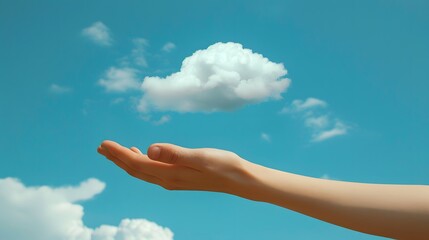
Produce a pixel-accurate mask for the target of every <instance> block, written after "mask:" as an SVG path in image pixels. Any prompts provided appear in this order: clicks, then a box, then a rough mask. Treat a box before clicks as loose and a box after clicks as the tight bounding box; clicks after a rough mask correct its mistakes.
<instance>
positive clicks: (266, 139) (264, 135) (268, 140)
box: [261, 132, 271, 142]
mask: <svg viewBox="0 0 429 240" xmlns="http://www.w3.org/2000/svg"><path fill="white" fill-rule="evenodd" d="M261 139H262V140H264V141H266V142H271V137H270V135H268V134H266V133H264V132H263V133H261Z"/></svg>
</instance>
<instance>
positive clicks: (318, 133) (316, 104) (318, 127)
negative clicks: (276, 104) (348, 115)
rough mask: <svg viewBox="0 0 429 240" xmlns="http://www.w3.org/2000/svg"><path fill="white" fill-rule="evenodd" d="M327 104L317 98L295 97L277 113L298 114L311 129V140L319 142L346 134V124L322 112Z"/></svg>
mask: <svg viewBox="0 0 429 240" xmlns="http://www.w3.org/2000/svg"><path fill="white" fill-rule="evenodd" d="M327 106H328V104H327V103H326V102H325V101H323V100H320V99H317V98H311V97H310V98H307V99H306V100H305V101H303V100H300V99H296V100H293V101H292V104H290V105H289V106H285V107H284V108H283V109H282V110H280V112H279V113H287V114H293V115H298V116H300V117H302V119H303V120H304V124H305V126H306V127H308V128H309V129H310V130H311V131H312V139H311V141H312V142H321V141H325V140H327V139H330V138H333V137H336V136H340V135H344V134H347V130H348V128H349V127H348V126H347V125H345V124H344V123H343V122H342V121H340V120H338V119H337V120H335V121H334V120H332V119H331V117H330V115H328V114H326V113H323V112H324V110H322V109H323V108H326V107H327Z"/></svg>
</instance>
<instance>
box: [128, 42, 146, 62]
mask: <svg viewBox="0 0 429 240" xmlns="http://www.w3.org/2000/svg"><path fill="white" fill-rule="evenodd" d="M133 43H134V48H133V50H132V51H131V57H132V58H133V61H134V64H136V65H137V66H141V67H147V66H148V63H147V59H146V54H147V53H146V48H147V47H148V46H149V41H148V40H147V39H144V38H135V39H133Z"/></svg>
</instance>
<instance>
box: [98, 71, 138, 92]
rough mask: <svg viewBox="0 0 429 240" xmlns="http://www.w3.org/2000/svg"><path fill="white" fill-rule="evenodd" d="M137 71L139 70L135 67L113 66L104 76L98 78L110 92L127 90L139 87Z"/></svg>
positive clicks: (100, 83)
mask: <svg viewBox="0 0 429 240" xmlns="http://www.w3.org/2000/svg"><path fill="white" fill-rule="evenodd" d="M137 73H138V71H137V70H136V69H134V68H129V67H123V68H116V67H111V68H109V69H108V70H107V71H106V73H105V74H104V77H103V78H101V79H100V80H98V84H99V85H101V86H103V87H104V88H105V89H106V91H108V92H125V91H127V90H130V89H139V87H140V81H139V79H138V76H137Z"/></svg>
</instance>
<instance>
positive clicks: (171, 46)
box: [162, 42, 176, 52]
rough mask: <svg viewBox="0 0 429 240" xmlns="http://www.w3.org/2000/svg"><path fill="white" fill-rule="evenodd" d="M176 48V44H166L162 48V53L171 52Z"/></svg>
mask: <svg viewBox="0 0 429 240" xmlns="http://www.w3.org/2000/svg"><path fill="white" fill-rule="evenodd" d="M175 48H176V44H174V43H172V42H168V43H166V44H164V46H163V47H162V51H164V52H171V51H172V50H173V49H175Z"/></svg>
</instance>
